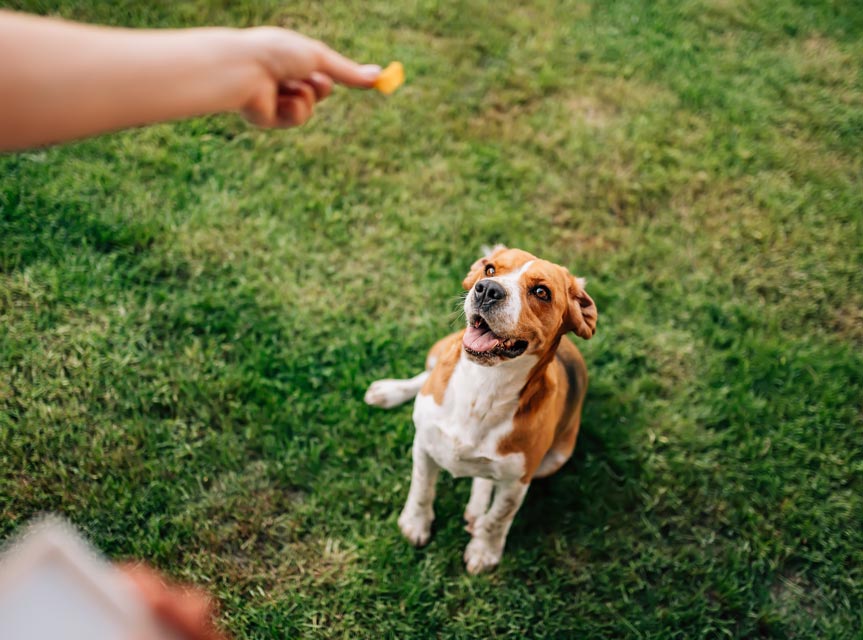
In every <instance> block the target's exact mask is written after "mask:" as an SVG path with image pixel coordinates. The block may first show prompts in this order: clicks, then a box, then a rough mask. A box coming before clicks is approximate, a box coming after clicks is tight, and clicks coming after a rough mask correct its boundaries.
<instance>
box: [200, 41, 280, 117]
mask: <svg viewBox="0 0 863 640" xmlns="http://www.w3.org/2000/svg"><path fill="white" fill-rule="evenodd" d="M195 31H196V36H197V37H198V38H199V40H200V45H199V46H200V47H201V49H202V51H204V52H206V55H207V57H208V58H209V63H208V67H209V68H210V74H211V75H210V80H211V81H212V82H213V83H215V84H217V85H218V86H219V94H220V99H219V102H220V104H219V108H217V109H213V111H240V110H242V109H243V108H244V107H245V106H246V104H248V102H249V101H250V100H251V99H252V98H253V97H254V96H255V94H256V93H257V92H258V91H260V87H261V85H262V83H266V82H267V81H268V80H269V78H268V74H267V72H266V69H265V67H264V66H263V65H262V64H261V63H260V61H259V60H258V59H257V57H256V52H255V50H254V47H252V46H251V44H250V42H249V38H248V36H247V34H248V30H247V29H230V28H206V29H199V30H195Z"/></svg>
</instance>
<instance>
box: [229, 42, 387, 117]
mask: <svg viewBox="0 0 863 640" xmlns="http://www.w3.org/2000/svg"><path fill="white" fill-rule="evenodd" d="M239 36H240V38H242V46H243V48H244V50H245V51H246V52H247V55H249V56H250V59H251V60H253V61H254V64H255V65H256V67H257V73H256V74H255V80H254V82H253V83H251V84H250V90H249V96H248V98H247V99H246V100H245V102H244V103H243V106H242V108H241V113H242V114H243V116H244V117H245V118H246V119H247V120H249V121H250V122H252V123H253V124H256V125H258V126H261V127H295V126H299V125H301V124H303V123H305V122H306V121H307V120H308V119H309V118H310V117H311V116H312V113H313V111H314V107H315V104H316V103H318V102H320V101H321V100H323V99H324V98H326V97H327V96H328V95H330V93H331V92H332V90H333V83H334V82H335V83H338V84H343V85H346V86H349V87H358V88H366V89H368V88H370V87H371V86H372V85H373V84H374V82H375V80H376V79H377V77H378V75H380V72H381V68H380V67H379V66H377V65H360V64H358V63H356V62H354V61H353V60H350V59H348V58H346V57H344V56H342V55H341V54H339V53H336V52H335V51H333V50H332V49H330V48H329V47H328V46H326V45H325V44H323V43H322V42H319V41H318V40H313V39H312V38H307V37H306V36H303V35H301V34H299V33H295V32H294V31H290V30H288V29H279V28H276V27H257V28H253V29H246V30H243V31H241V32H239Z"/></svg>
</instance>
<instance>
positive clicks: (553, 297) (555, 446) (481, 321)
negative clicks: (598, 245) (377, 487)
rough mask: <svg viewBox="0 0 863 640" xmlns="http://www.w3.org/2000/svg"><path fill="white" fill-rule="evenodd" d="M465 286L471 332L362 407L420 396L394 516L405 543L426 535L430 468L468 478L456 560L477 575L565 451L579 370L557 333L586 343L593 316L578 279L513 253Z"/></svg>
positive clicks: (374, 389) (496, 257) (577, 410)
mask: <svg viewBox="0 0 863 640" xmlns="http://www.w3.org/2000/svg"><path fill="white" fill-rule="evenodd" d="M462 286H463V287H464V289H465V290H466V291H467V295H466V297H465V300H464V314H465V318H466V320H467V327H466V328H465V329H463V330H461V331H459V332H457V333H454V334H452V335H450V336H447V337H446V338H443V339H442V340H440V341H438V342H437V344H435V345H434V346H433V347H432V349H431V351H430V352H429V354H428V357H427V359H426V370H425V371H424V372H423V373H420V374H419V375H417V376H415V377H413V378H410V379H407V380H378V381H377V382H375V383H373V384H372V385H371V386H370V387H369V389H368V391H367V392H366V395H365V401H366V403H368V404H370V405H374V406H378V407H384V408H389V407H394V406H396V405H399V404H402V403H404V402H406V401H408V400H410V399H411V398H414V397H416V402H415V404H414V412H413V419H414V424H415V426H416V434H415V436H414V442H413V473H412V476H411V486H410V490H409V492H408V498H407V502H406V504H405V506H404V509H403V510H402V512H401V515H400V516H399V519H398V523H399V528H400V529H401V531H402V533H403V534H404V536H405V537H406V538H407V539H408V540H409V541H410V542H411V544H413V545H415V546H422V545H424V544H426V543H427V542H428V541H429V537H430V536H431V525H432V520H433V519H434V511H433V508H432V503H433V501H434V496H435V482H436V480H437V476H438V471H439V470H440V469H441V468H444V469H446V470H447V471H449V472H450V473H451V474H452V475H453V476H455V477H457V478H461V477H470V478H473V486H472V488H471V494H470V500H469V501H468V504H467V508H466V509H465V513H464V517H465V520H466V521H467V527H466V529H467V530H468V531H469V532H470V533H471V541H470V543H469V544H468V545H467V549H466V550H465V553H464V561H465V564H466V566H467V570H468V572H469V573H471V574H477V573H481V572H483V571H487V570H489V569H491V568H493V567H495V566H496V565H497V564H498V563H499V562H500V559H501V555H502V553H503V548H504V545H505V543H506V535H507V533H508V532H509V527H510V525H511V524H512V520H513V517H514V516H515V513H516V511H518V509H519V507H520V506H521V503H522V501H523V500H524V496H525V494H526V493H527V489H528V486H529V485H530V482H531V480H533V479H534V478H543V477H545V476H548V475H551V474H552V473H554V472H555V471H557V470H558V469H559V468H560V467H561V466H562V465H563V464H564V463H565V462H566V461H567V460H568V459H569V457H570V455H572V451H573V449H574V447H575V440H576V437H577V436H578V428H579V424H580V422H581V408H582V404H583V402H584V396H585V393H586V391H587V368H586V366H585V364H584V360H583V359H582V357H581V354H580V353H579V352H578V349H577V348H576V347H575V345H574V344H573V343H572V342H571V341H570V340H569V339H566V338H564V334H566V333H568V332H570V331H572V332H574V333H575V334H576V335H578V336H580V337H582V338H585V339H587V338H590V337H592V336H593V334H594V332H595V330H596V319H597V311H596V305H595V304H594V302H593V300H592V299H591V298H590V296H589V295H587V292H586V291H585V289H584V280H582V279H580V278H576V277H574V276H573V275H571V274H570V273H569V272H568V271H567V270H566V269H565V268H564V267H560V266H558V265H556V264H552V263H551V262H547V261H545V260H540V259H539V258H537V257H535V256H533V255H531V254H529V253H527V252H526V251H521V250H519V249H507V248H506V247H501V246H498V247H495V249H494V250H492V252H491V253H490V254H489V255H487V256H486V257H484V258H482V259H480V260H478V261H477V262H475V263H474V264H473V266H472V267H471V270H470V272H469V273H468V275H467V277H466V278H465V279H464V282H463V283H462Z"/></svg>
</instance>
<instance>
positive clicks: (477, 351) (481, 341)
mask: <svg viewBox="0 0 863 640" xmlns="http://www.w3.org/2000/svg"><path fill="white" fill-rule="evenodd" d="M462 344H463V345H464V349H465V351H467V352H468V353H469V354H471V355H472V356H475V357H477V358H491V357H494V356H503V357H504V358H515V357H516V356H520V355H521V354H522V353H524V350H525V349H527V341H526V340H517V339H516V338H502V337H501V336H499V335H497V334H496V333H494V332H493V331H492V330H491V329H490V328H489V326H488V323H487V322H486V321H485V320H483V319H482V318H481V317H480V316H474V317H473V319H471V322H470V324H469V325H468V327H467V330H466V331H465V332H464V338H463V339H462Z"/></svg>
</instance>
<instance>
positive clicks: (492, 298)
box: [473, 279, 506, 309]
mask: <svg viewBox="0 0 863 640" xmlns="http://www.w3.org/2000/svg"><path fill="white" fill-rule="evenodd" d="M473 296H474V299H475V300H476V303H477V305H478V306H479V307H481V308H483V309H488V308H489V307H490V306H492V305H493V304H496V303H498V302H500V301H501V300H503V299H504V298H506V289H504V288H503V287H502V286H500V285H499V284H498V283H497V282H495V281H494V280H489V279H485V280H480V281H479V282H477V283H476V284H475V285H474V287H473Z"/></svg>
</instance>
